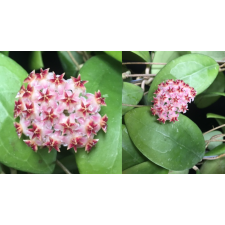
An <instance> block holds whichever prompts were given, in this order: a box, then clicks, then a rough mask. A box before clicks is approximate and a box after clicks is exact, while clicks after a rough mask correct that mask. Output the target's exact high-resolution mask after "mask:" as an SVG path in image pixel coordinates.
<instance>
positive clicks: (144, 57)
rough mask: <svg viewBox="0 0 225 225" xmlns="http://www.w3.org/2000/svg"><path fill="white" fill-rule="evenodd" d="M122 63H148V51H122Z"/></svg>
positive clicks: (149, 59)
mask: <svg viewBox="0 0 225 225" xmlns="http://www.w3.org/2000/svg"><path fill="white" fill-rule="evenodd" d="M122 54H123V61H129V62H150V61H151V58H150V54H149V52H148V51H130V52H128V51H123V52H122Z"/></svg>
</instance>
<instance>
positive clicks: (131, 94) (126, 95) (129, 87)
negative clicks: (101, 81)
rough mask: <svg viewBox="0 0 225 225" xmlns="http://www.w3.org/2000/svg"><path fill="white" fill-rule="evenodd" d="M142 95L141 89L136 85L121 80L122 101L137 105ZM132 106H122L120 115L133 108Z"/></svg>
mask: <svg viewBox="0 0 225 225" xmlns="http://www.w3.org/2000/svg"><path fill="white" fill-rule="evenodd" d="M142 96H143V90H142V88H140V87H139V86H137V85H134V84H131V83H127V82H123V90H122V103H123V104H128V105H137V104H138V103H139V102H140V100H141V98H142ZM133 108H134V107H133V106H122V115H124V114H125V113H126V112H128V111H129V110H131V109H133Z"/></svg>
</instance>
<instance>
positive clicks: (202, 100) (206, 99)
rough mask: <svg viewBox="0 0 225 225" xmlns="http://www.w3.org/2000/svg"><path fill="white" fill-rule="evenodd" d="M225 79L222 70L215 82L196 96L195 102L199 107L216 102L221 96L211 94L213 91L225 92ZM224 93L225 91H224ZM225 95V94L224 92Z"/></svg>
mask: <svg viewBox="0 0 225 225" xmlns="http://www.w3.org/2000/svg"><path fill="white" fill-rule="evenodd" d="M224 89H225V79H224V75H223V73H222V72H220V73H219V74H218V76H217V77H216V79H215V80H214V82H213V83H212V84H211V85H210V86H209V87H208V88H207V89H206V90H205V91H204V92H202V94H200V95H198V96H196V98H195V104H196V106H197V107H198V108H205V107H208V106H210V105H211V104H212V103H214V102H216V101H217V100H218V99H219V98H220V96H209V95H207V94H209V93H211V92H224ZM223 94H224V93H223ZM224 95H225V94H224Z"/></svg>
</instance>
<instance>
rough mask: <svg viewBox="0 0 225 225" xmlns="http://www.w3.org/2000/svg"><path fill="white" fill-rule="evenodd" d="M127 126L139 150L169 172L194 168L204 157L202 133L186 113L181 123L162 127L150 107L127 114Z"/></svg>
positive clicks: (133, 110)
mask: <svg viewBox="0 0 225 225" xmlns="http://www.w3.org/2000/svg"><path fill="white" fill-rule="evenodd" d="M125 124H126V127H127V130H128V133H129V136H130V138H131V140H132V141H133V143H134V144H135V146H136V147H137V148H138V149H139V151H141V153H142V154H143V155H144V156H146V157H147V158H148V159H149V160H151V161H152V162H154V163H156V164H157V165H159V166H162V167H164V168H166V169H169V170H175V171H180V170H185V169H190V168H192V167H193V166H194V165H195V164H196V163H198V162H199V161H201V160H202V157H203V156H204V153H205V141H204V138H203V135H202V132H201V131H200V129H199V128H198V126H197V125H196V124H195V123H193V122H192V121H191V120H190V119H188V118H187V117H186V116H184V115H182V114H180V115H179V121H177V122H175V123H169V122H167V123H166V124H162V123H159V122H158V121H157V118H156V117H155V116H153V115H152V114H151V113H150V110H149V107H142V108H137V109H132V110H131V111H129V112H128V113H126V114H125Z"/></svg>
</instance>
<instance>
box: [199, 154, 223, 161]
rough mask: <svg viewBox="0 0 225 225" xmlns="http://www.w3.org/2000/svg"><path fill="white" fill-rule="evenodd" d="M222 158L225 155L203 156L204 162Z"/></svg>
mask: <svg viewBox="0 0 225 225" xmlns="http://www.w3.org/2000/svg"><path fill="white" fill-rule="evenodd" d="M224 156H225V153H224V154H221V155H212V156H204V157H203V159H204V160H215V159H219V158H221V157H224Z"/></svg>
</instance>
